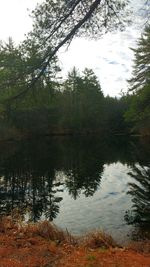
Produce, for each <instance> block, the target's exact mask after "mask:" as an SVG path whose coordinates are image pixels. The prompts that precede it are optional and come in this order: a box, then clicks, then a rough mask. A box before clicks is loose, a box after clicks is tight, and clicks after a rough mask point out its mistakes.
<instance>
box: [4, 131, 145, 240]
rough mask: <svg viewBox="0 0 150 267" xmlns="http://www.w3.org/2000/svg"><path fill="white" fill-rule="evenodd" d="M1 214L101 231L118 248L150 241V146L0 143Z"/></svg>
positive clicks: (109, 141) (54, 140)
mask: <svg viewBox="0 0 150 267" xmlns="http://www.w3.org/2000/svg"><path fill="white" fill-rule="evenodd" d="M0 152H1V153H0V215H1V216H2V215H5V214H7V215H8V214H17V211H18V210H19V216H21V217H22V218H23V220H25V221H33V222H36V221H40V220H44V219H47V220H50V221H53V222H54V223H55V224H56V225H57V226H60V227H61V228H63V229H66V228H67V230H68V231H70V232H71V233H73V234H77V235H78V234H83V233H85V232H88V231H91V230H94V229H101V230H104V231H105V232H107V233H109V234H111V235H112V236H113V238H114V239H115V240H116V241H118V242H119V243H121V244H124V243H127V242H128V241H130V240H137V239H143V238H147V237H148V238H150V142H148V141H146V140H139V139H138V137H132V138H126V137H124V136H116V137H113V138H112V137H111V138H110V137H105V139H104V137H103V138H102V137H101V138H100V137H96V136H88V137H85V136H82V137H75V136H71V137H47V138H35V139H34V140H33V139H29V140H24V141H9V142H3V143H0Z"/></svg>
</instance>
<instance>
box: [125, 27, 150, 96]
mask: <svg viewBox="0 0 150 267" xmlns="http://www.w3.org/2000/svg"><path fill="white" fill-rule="evenodd" d="M132 50H133V51H134V69H133V77H132V79H131V80H129V83H130V87H131V88H130V90H131V91H136V92H137V91H139V90H141V88H143V87H144V86H146V85H149V84H150V26H146V27H145V30H144V32H143V34H142V36H141V37H140V38H139V40H138V42H137V48H135V49H132Z"/></svg>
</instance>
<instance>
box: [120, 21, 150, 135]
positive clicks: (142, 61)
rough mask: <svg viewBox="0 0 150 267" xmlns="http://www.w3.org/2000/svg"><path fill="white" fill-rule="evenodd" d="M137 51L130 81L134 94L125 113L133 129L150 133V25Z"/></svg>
mask: <svg viewBox="0 0 150 267" xmlns="http://www.w3.org/2000/svg"><path fill="white" fill-rule="evenodd" d="M133 50H134V52H135V60H134V71H133V78H132V79H131V80H130V81H129V82H130V86H131V89H130V90H131V91H132V92H133V95H132V96H131V97H130V107H129V110H128V111H127V112H126V114H125V118H126V120H127V121H129V122H132V123H133V129H136V131H137V130H138V131H140V132H141V133H142V134H145V135H147V134H149V133H150V26H146V28H145V30H144V33H143V35H142V37H141V38H140V39H139V41H138V46H137V48H136V49H133Z"/></svg>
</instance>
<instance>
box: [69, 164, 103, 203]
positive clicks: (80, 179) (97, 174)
mask: <svg viewBox="0 0 150 267" xmlns="http://www.w3.org/2000/svg"><path fill="white" fill-rule="evenodd" d="M102 171H103V166H101V169H100V166H97V168H96V166H95V165H92V166H90V163H89V164H88V165H87V166H86V167H85V168H83V166H82V167H81V168H78V167H76V168H74V169H72V170H70V171H68V172H66V175H67V179H66V181H65V184H66V186H67V188H68V191H69V194H71V195H72V196H73V198H74V199H76V198H77V197H79V195H80V193H83V194H84V195H85V196H86V197H89V196H93V195H94V193H95V192H96V191H97V189H98V187H99V185H100V182H101V174H102Z"/></svg>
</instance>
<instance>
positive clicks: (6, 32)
mask: <svg viewBox="0 0 150 267" xmlns="http://www.w3.org/2000/svg"><path fill="white" fill-rule="evenodd" d="M41 1H42V0H0V40H4V41H7V40H8V37H12V38H13V40H14V41H15V42H16V43H19V42H20V41H22V40H23V39H24V38H25V34H26V33H27V32H29V31H30V30H31V29H32V20H31V18H30V17H29V14H30V11H31V10H32V9H34V8H35V6H36V4H37V3H40V2H41ZM143 3H144V0H131V8H132V10H133V15H132V16H133V24H132V26H130V27H127V28H126V30H125V31H124V32H116V33H108V34H106V35H105V36H103V37H102V38H101V39H99V40H95V41H94V40H85V39H83V38H76V39H74V40H73V41H72V43H71V45H70V46H69V48H68V50H67V51H66V48H62V49H61V50H60V51H59V53H58V56H59V59H60V66H61V68H62V75H63V77H65V76H66V75H67V73H68V71H70V70H71V69H72V68H73V66H75V67H76V68H78V69H79V70H80V71H83V70H84V68H85V67H87V68H92V69H93V70H94V72H95V74H96V75H97V77H98V79H99V80H100V84H101V88H102V91H103V92H104V94H105V95H110V96H117V97H118V96H120V93H121V91H122V92H126V91H127V89H128V84H127V79H129V78H130V77H131V73H132V66H133V58H134V55H133V52H132V50H131V49H130V48H131V47H135V46H136V41H137V38H139V37H140V34H141V32H142V29H143V26H144V22H143V19H142V18H141V17H140V16H139V10H140V8H141V5H142V4H143ZM29 10H30V11H29Z"/></svg>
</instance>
